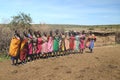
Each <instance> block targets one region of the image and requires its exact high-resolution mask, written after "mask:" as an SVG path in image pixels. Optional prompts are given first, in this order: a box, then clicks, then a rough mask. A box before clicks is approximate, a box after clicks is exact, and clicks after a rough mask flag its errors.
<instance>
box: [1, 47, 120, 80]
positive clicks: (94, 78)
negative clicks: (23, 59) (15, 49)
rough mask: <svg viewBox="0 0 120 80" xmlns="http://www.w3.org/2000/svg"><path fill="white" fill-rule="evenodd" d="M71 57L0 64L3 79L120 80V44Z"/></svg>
mask: <svg viewBox="0 0 120 80" xmlns="http://www.w3.org/2000/svg"><path fill="white" fill-rule="evenodd" d="M87 51H88V49H86V50H85V52H84V54H70V55H66V56H60V57H53V58H49V59H39V60H36V61H34V62H29V63H27V64H25V65H19V66H12V65H11V62H10V60H6V61H2V62H0V80H120V45H112V46H103V47H95V49H94V53H88V52H87Z"/></svg>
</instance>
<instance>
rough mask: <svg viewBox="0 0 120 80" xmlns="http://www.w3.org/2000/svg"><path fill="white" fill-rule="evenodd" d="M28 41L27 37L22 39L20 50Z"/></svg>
mask: <svg viewBox="0 0 120 80" xmlns="http://www.w3.org/2000/svg"><path fill="white" fill-rule="evenodd" d="M27 42H28V39H24V40H23V41H22V43H21V47H20V50H22V49H23V48H24V45H25V44H26V43H27Z"/></svg>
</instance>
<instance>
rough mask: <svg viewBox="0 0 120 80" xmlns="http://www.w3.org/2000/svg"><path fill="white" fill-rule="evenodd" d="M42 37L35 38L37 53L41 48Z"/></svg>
mask: <svg viewBox="0 0 120 80" xmlns="http://www.w3.org/2000/svg"><path fill="white" fill-rule="evenodd" d="M42 42H43V41H42V38H38V39H37V50H36V53H37V54H39V53H40V52H41V50H42Z"/></svg>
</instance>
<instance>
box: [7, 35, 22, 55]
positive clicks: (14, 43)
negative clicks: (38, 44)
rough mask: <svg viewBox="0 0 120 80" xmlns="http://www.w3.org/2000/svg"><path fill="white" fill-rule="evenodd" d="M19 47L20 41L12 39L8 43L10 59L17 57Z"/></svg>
mask: <svg viewBox="0 0 120 80" xmlns="http://www.w3.org/2000/svg"><path fill="white" fill-rule="evenodd" d="M19 45H20V40H19V39H17V38H15V37H13V38H12V40H11V43H10V48H9V55H10V56H12V57H15V56H17V52H18V49H19Z"/></svg>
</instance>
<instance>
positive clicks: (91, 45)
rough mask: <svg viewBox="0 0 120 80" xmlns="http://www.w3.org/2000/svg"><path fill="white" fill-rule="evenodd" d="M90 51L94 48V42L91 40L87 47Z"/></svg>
mask: <svg viewBox="0 0 120 80" xmlns="http://www.w3.org/2000/svg"><path fill="white" fill-rule="evenodd" d="M89 48H90V49H93V48H94V40H91V41H90V46H89Z"/></svg>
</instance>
